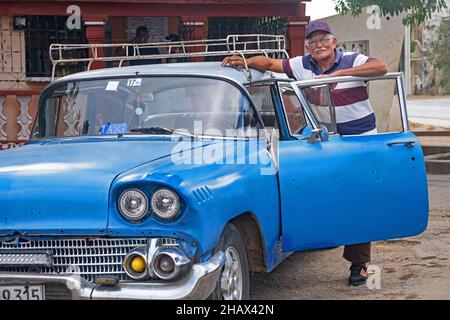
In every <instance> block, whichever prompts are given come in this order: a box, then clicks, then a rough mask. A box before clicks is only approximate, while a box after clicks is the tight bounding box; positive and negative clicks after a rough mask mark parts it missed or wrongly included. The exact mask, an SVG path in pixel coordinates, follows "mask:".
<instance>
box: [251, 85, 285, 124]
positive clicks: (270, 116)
mask: <svg viewBox="0 0 450 320" xmlns="http://www.w3.org/2000/svg"><path fill="white" fill-rule="evenodd" d="M247 90H248V92H249V93H250V95H251V96H252V98H253V101H254V102H255V106H256V109H257V111H258V113H259V115H260V116H261V119H262V122H263V123H264V126H265V127H266V128H278V122H277V117H276V113H275V106H274V104H273V98H272V92H271V90H270V85H254V86H248V87H247Z"/></svg>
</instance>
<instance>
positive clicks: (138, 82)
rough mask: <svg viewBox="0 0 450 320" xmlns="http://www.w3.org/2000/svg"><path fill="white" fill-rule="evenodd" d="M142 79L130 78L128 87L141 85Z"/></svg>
mask: <svg viewBox="0 0 450 320" xmlns="http://www.w3.org/2000/svg"><path fill="white" fill-rule="evenodd" d="M141 83H142V79H128V82H127V87H140V86H141Z"/></svg>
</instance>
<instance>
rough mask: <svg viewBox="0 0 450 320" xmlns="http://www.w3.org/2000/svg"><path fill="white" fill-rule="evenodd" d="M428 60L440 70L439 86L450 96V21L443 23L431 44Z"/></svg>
mask: <svg viewBox="0 0 450 320" xmlns="http://www.w3.org/2000/svg"><path fill="white" fill-rule="evenodd" d="M429 48H430V49H431V50H429V51H428V54H427V56H428V58H429V59H430V62H431V63H432V64H433V66H434V67H435V68H436V69H437V70H439V71H440V72H439V85H440V87H441V88H442V90H443V91H444V93H446V94H450V54H449V48H450V20H448V19H446V20H443V21H442V22H441V24H440V25H439V29H438V31H437V36H436V38H435V39H434V40H433V41H432V42H431V43H430V44H429Z"/></svg>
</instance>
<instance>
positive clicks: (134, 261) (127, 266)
mask: <svg viewBox="0 0 450 320" xmlns="http://www.w3.org/2000/svg"><path fill="white" fill-rule="evenodd" d="M123 269H124V270H125V273H126V274H127V275H128V276H129V277H130V278H132V279H134V280H142V279H145V278H146V277H147V276H148V269H147V253H146V250H145V248H144V247H142V248H137V249H135V250H133V251H131V252H130V253H128V254H127V255H126V256H125V259H124V260H123Z"/></svg>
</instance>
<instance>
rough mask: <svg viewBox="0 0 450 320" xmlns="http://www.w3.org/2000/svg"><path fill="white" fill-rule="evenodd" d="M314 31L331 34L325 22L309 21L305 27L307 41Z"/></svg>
mask: <svg viewBox="0 0 450 320" xmlns="http://www.w3.org/2000/svg"><path fill="white" fill-rule="evenodd" d="M316 31H325V32H328V33H329V34H333V32H332V31H331V28H330V26H329V25H328V23H327V22H326V21H311V22H310V23H308V26H307V27H306V38H307V39H308V38H309V37H310V36H311V35H312V34H313V33H314V32H316Z"/></svg>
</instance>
